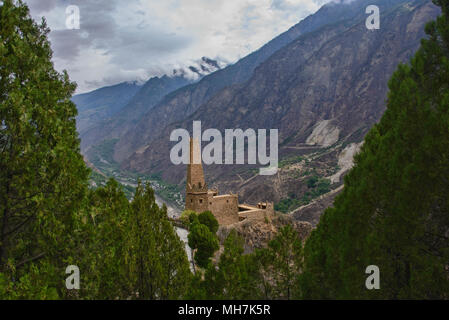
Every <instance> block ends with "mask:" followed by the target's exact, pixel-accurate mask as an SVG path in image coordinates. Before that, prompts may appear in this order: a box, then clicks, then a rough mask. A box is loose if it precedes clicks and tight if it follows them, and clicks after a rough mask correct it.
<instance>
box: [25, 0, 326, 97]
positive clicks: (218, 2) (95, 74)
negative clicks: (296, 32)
mask: <svg viewBox="0 0 449 320" xmlns="http://www.w3.org/2000/svg"><path fill="white" fill-rule="evenodd" d="M329 1H330V0H164V1H161V0H127V1H119V0H97V1H91V0H70V1H69V0H25V2H26V3H27V4H28V5H29V7H30V10H31V14H32V16H33V17H34V18H35V19H39V20H40V18H41V17H42V16H45V18H46V19H47V21H48V25H49V27H50V28H51V30H52V32H51V33H50V41H51V43H52V48H53V50H54V62H55V66H56V68H57V69H59V70H62V69H66V70H67V71H68V72H69V74H70V77H71V78H72V79H73V80H75V81H76V82H77V83H78V92H85V91H88V90H93V89H96V88H97V87H99V86H104V85H110V84H114V83H117V82H121V81H132V80H145V79H148V78H149V77H151V76H155V75H162V74H164V73H167V74H168V73H171V71H172V70H173V69H174V68H178V67H182V66H186V65H189V63H193V61H196V60H197V59H198V58H200V57H202V56H207V57H211V58H219V59H222V60H224V61H229V62H235V61H237V60H238V59H239V58H242V57H244V56H245V55H247V54H249V53H251V52H252V51H254V50H257V49H258V48H259V47H260V46H262V45H263V44H265V43H266V42H268V41H269V40H271V39H272V38H274V37H275V36H277V35H279V34H280V33H282V32H284V31H286V30H287V29H289V28H290V27H291V26H292V25H294V24H296V23H298V22H299V21H300V20H302V19H303V18H305V17H306V16H307V15H309V14H311V13H313V12H315V11H316V10H318V8H319V7H320V6H321V5H322V4H324V3H326V2H329ZM68 5H77V6H78V7H79V9H80V18H81V20H80V29H79V30H68V29H67V28H66V26H65V21H66V13H65V9H66V7H67V6H68Z"/></svg>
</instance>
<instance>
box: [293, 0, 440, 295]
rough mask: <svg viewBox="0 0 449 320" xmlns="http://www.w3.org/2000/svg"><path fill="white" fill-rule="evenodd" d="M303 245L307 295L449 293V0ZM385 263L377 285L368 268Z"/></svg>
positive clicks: (394, 81)
mask: <svg viewBox="0 0 449 320" xmlns="http://www.w3.org/2000/svg"><path fill="white" fill-rule="evenodd" d="M434 2H435V3H436V4H438V5H440V6H441V7H442V12H443V14H442V16H440V17H438V18H437V20H436V21H433V22H430V23H429V24H428V25H427V26H426V33H427V35H428V38H427V39H425V40H422V43H421V47H420V49H419V50H418V52H417V53H416V55H415V56H414V57H413V58H412V60H411V63H410V64H409V65H400V66H399V67H398V69H397V71H396V72H395V73H394V75H393V76H392V78H391V80H390V82H389V88H390V92H389V95H388V103H387V110H386V112H385V114H384V115H383V117H382V119H381V121H380V122H379V124H377V125H375V126H374V128H373V129H372V130H371V131H370V132H369V134H368V135H367V137H366V138H365V144H364V146H363V148H362V150H361V153H360V154H359V155H358V156H357V157H356V159H355V162H356V165H355V167H354V168H353V170H352V171H351V172H350V173H349V174H348V175H347V177H346V178H345V189H344V191H343V193H342V194H341V195H340V196H339V197H338V198H337V199H336V200H335V203H334V208H331V209H328V210H327V211H326V212H325V214H324V216H323V217H322V219H321V221H320V223H319V225H318V228H317V230H315V231H314V232H313V233H312V235H311V237H310V239H309V240H308V241H307V244H306V248H305V272H304V274H303V277H302V286H303V290H304V296H305V297H306V298H361V299H365V298H387V299H403V298H407V299H416V298H420V299H436V298H439V299H441V298H443V299H444V298H445V299H447V298H449V296H448V294H449V272H448V270H449V269H448V266H449V237H448V234H449V20H448V13H449V12H448V9H449V1H447V0H440V1H434ZM369 265H376V266H378V267H379V268H380V280H381V289H380V290H367V288H366V287H365V280H366V278H367V276H368V275H366V274H365V269H366V267H367V266H369Z"/></svg>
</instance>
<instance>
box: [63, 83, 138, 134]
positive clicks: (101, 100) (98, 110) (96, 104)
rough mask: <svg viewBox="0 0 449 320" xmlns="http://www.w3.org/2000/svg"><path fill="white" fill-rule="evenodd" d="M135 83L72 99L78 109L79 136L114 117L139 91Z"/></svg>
mask: <svg viewBox="0 0 449 320" xmlns="http://www.w3.org/2000/svg"><path fill="white" fill-rule="evenodd" d="M140 87H141V86H140V85H138V84H137V83H129V82H123V83H119V84H117V85H114V86H109V87H104V88H100V89H98V90H94V91H92V92H89V93H84V94H79V95H76V96H74V97H73V98H72V101H73V102H74V103H75V104H76V106H77V109H78V117H77V119H76V120H77V121H76V123H77V130H78V133H80V134H81V135H82V134H83V133H85V132H86V131H87V130H89V129H90V128H92V127H94V126H95V125H97V124H98V123H100V122H102V121H103V120H105V119H107V118H109V117H111V116H113V115H115V114H116V113H117V112H119V111H120V109H121V108H122V107H123V106H124V105H126V104H127V103H128V102H129V101H130V100H131V99H132V97H133V96H134V95H135V94H136V93H137V91H139V89H140Z"/></svg>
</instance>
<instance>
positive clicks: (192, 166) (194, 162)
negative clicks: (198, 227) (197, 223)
mask: <svg viewBox="0 0 449 320" xmlns="http://www.w3.org/2000/svg"><path fill="white" fill-rule="evenodd" d="M186 210H193V211H195V212H204V211H207V210H209V202H208V190H207V184H206V182H205V180H204V172H203V165H202V162H201V154H200V149H199V142H197V141H194V139H190V161H189V164H188V165H187V183H186Z"/></svg>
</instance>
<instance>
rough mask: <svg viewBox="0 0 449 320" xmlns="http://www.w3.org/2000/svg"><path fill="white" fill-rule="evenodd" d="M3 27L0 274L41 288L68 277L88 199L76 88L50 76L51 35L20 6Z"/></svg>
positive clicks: (0, 21) (6, 7) (6, 9)
mask: <svg viewBox="0 0 449 320" xmlns="http://www.w3.org/2000/svg"><path fill="white" fill-rule="evenodd" d="M0 26H1V27H0V273H3V274H4V277H5V278H6V279H11V278H12V277H14V278H15V279H21V278H22V277H25V276H26V277H27V278H28V280H26V281H31V282H32V283H31V285H32V286H33V285H34V286H35V287H36V288H37V287H38V286H40V287H41V288H44V287H46V285H42V283H41V281H43V280H42V279H43V277H45V276H50V275H53V277H54V274H58V275H61V277H63V276H64V270H65V267H63V266H64V265H65V262H64V257H65V256H66V255H67V252H68V250H69V248H70V246H71V245H72V244H73V243H72V242H71V239H70V234H71V230H72V228H73V227H74V224H75V223H76V212H77V210H78V209H79V207H80V204H81V203H82V201H81V200H82V198H83V197H84V194H85V191H86V184H87V177H88V169H87V168H86V167H85V165H84V162H83V159H82V156H81V155H80V153H79V140H78V137H77V133H76V129H75V116H76V112H77V111H76V107H75V105H74V104H73V103H72V102H71V101H70V97H71V95H72V93H73V92H74V90H75V86H76V85H75V84H74V83H72V82H70V80H69V77H68V75H67V73H66V72H65V71H64V72H63V73H62V74H60V73H58V72H57V71H55V69H54V68H53V64H52V62H51V56H52V52H51V49H50V44H49V42H48V40H47V34H48V32H49V30H48V28H47V27H46V24H45V22H44V21H43V22H42V24H40V25H37V24H36V23H34V22H33V20H32V19H31V18H30V16H29V12H28V8H27V7H26V6H25V5H24V4H23V3H22V2H21V1H18V2H17V4H16V3H15V2H14V1H12V0H5V1H3V5H2V6H1V7H0ZM44 269H45V271H44ZM44 274H46V275H44ZM23 279H24V281H25V278H23ZM48 281H50V280H48ZM33 282H34V284H33ZM50 282H51V281H50ZM50 282H49V283H47V285H50V286H54V287H61V285H62V284H63V282H60V284H59V283H51V284H50ZM15 284H16V285H17V286H19V284H20V280H19V281H16V283H15ZM22 288H25V287H22ZM25 291H26V290H25ZM30 292H31V291H30ZM32 297H40V293H39V294H37V295H35V294H32ZM43 297H47V295H46V294H45V293H43Z"/></svg>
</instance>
